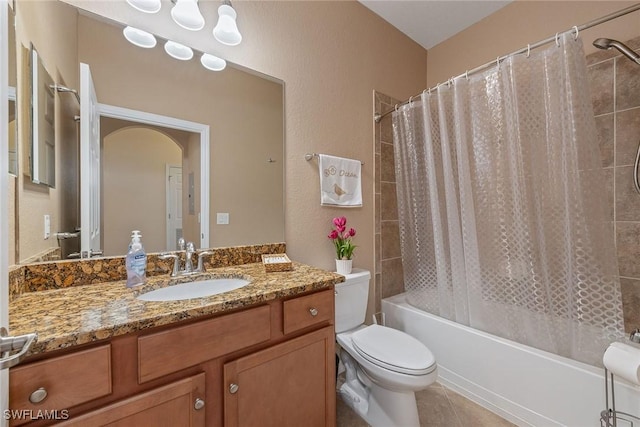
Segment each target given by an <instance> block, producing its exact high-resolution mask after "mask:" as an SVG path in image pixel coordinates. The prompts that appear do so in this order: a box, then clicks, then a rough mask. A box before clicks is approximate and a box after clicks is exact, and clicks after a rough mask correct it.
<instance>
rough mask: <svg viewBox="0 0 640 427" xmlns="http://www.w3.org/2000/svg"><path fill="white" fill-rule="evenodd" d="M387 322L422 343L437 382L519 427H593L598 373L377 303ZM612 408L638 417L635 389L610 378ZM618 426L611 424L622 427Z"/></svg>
mask: <svg viewBox="0 0 640 427" xmlns="http://www.w3.org/2000/svg"><path fill="white" fill-rule="evenodd" d="M382 311H383V312H384V313H385V318H386V324H387V326H391V327H393V328H396V329H400V330H402V331H405V332H407V333H408V334H410V335H412V336H414V337H415V338H417V339H418V340H420V341H421V342H423V343H424V344H425V345H426V346H427V347H429V349H430V350H431V352H432V353H433V354H434V356H435V358H436V362H437V363H438V376H439V378H438V381H439V382H440V383H441V384H443V385H444V386H446V387H449V388H450V389H452V390H454V391H456V392H458V393H460V394H462V395H463V396H465V397H467V398H468V399H470V400H472V401H474V402H476V403H478V404H479V405H481V406H483V407H485V408H487V409H489V410H490V411H492V412H495V413H496V414H499V415H500V416H502V417H503V418H505V419H507V420H509V421H511V422H513V423H514V424H517V425H519V426H536V427H537V426H575V427H590V426H593V427H598V426H600V411H601V410H603V409H604V408H605V391H604V370H603V369H601V368H596V367H593V366H590V365H587V364H584V363H581V362H576V361H575V360H572V359H567V358H565V357H561V356H557V355H555V354H552V353H548V352H545V351H542V350H538V349H535V348H532V347H528V346H525V345H522V344H518V343H515V342H513V341H509V340H506V339H502V338H499V337H496V336H494V335H491V334H487V333H485V332H481V331H478V330H475V329H472V328H469V327H467V326H464V325H460V324H458V323H455V322H451V321H448V320H446V319H443V318H441V317H438V316H434V315H432V314H429V313H426V312H424V311H422V310H419V309H417V308H415V307H412V306H411V305H409V304H407V303H406V301H405V295H404V294H400V295H396V296H393V297H390V298H386V299H383V300H382ZM615 396H616V409H617V410H619V411H624V412H628V413H631V414H635V415H638V416H640V387H638V386H635V385H632V384H630V383H625V382H622V381H618V380H616V383H615ZM627 425H628V424H627V423H623V422H619V423H618V426H620V427H622V426H627Z"/></svg>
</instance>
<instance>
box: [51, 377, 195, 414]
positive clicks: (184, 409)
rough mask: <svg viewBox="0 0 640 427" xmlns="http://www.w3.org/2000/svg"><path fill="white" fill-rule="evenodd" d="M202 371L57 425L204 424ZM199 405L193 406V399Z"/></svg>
mask: <svg viewBox="0 0 640 427" xmlns="http://www.w3.org/2000/svg"><path fill="white" fill-rule="evenodd" d="M204 378H205V374H204V373H202V374H198V375H194V376H192V377H189V378H185V379H184V380H180V381H176V382H174V383H171V384H168V385H165V386H161V387H158V388H155V389H153V390H150V391H147V392H144V393H141V394H139V395H136V396H133V397H130V398H128V399H125V400H123V401H121V402H117V403H114V404H112V405H109V406H105V407H104V408H100V409H96V410H95V411H92V412H89V413H87V414H84V415H81V416H78V417H73V418H71V419H69V420H68V421H66V422H64V423H61V424H59V425H60V426H65V427H68V426H78V427H92V426H109V427H145V426H149V427H177V426H180V427H204V426H205V408H204V399H205V392H204V391H205V380H204ZM197 400H200V401H201V402H202V403H201V404H200V402H198V406H197V407H199V408H200V409H196V401H197Z"/></svg>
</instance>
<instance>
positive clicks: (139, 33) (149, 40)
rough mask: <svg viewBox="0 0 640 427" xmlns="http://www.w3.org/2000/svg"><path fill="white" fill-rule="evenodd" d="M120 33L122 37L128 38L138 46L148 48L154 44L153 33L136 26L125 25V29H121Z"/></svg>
mask: <svg viewBox="0 0 640 427" xmlns="http://www.w3.org/2000/svg"><path fill="white" fill-rule="evenodd" d="M122 34H124V37H125V38H126V39H127V40H129V42H131V43H133V44H134V45H136V46H138V47H144V48H146V49H150V48H152V47H155V45H156V38H155V37H154V36H153V34H151V33H147V32H146V31H143V30H139V29H137V28H133V27H125V29H124V30H122Z"/></svg>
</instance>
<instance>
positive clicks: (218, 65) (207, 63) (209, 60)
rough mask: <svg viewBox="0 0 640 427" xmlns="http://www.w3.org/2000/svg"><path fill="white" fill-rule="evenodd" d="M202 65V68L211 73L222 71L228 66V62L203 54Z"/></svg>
mask: <svg viewBox="0 0 640 427" xmlns="http://www.w3.org/2000/svg"><path fill="white" fill-rule="evenodd" d="M200 63H202V66H203V67H204V68H206V69H208V70H211V71H222V70H224V68H225V67H226V66H227V61H225V60H224V59H222V58H218V57H217V56H214V55H211V54H208V53H203V54H202V57H201V58H200Z"/></svg>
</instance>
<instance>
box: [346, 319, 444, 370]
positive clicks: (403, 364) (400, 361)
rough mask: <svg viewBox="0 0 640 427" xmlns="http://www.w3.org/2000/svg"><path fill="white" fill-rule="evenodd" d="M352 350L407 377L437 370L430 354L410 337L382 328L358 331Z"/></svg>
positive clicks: (373, 326) (423, 346) (352, 340)
mask: <svg viewBox="0 0 640 427" xmlns="http://www.w3.org/2000/svg"><path fill="white" fill-rule="evenodd" d="M351 342H352V343H353V348H354V349H355V350H356V351H357V352H358V354H360V355H361V356H362V357H363V358H365V359H367V360H368V361H370V362H371V363H374V364H376V365H378V366H381V367H383V368H385V369H389V370H391V371H394V372H399V373H402V374H408V375H427V374H429V373H431V372H433V371H434V370H435V369H436V361H435V358H434V357H433V354H432V353H431V351H429V349H428V348H427V347H425V345H424V344H422V343H421V342H420V341H418V340H417V339H415V338H413V337H412V336H410V335H408V334H406V333H404V332H402V331H398V330H396V329H393V328H388V327H385V326H381V325H371V326H367V327H366V328H363V329H360V330H358V331H356V332H354V333H353V335H352V336H351Z"/></svg>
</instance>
